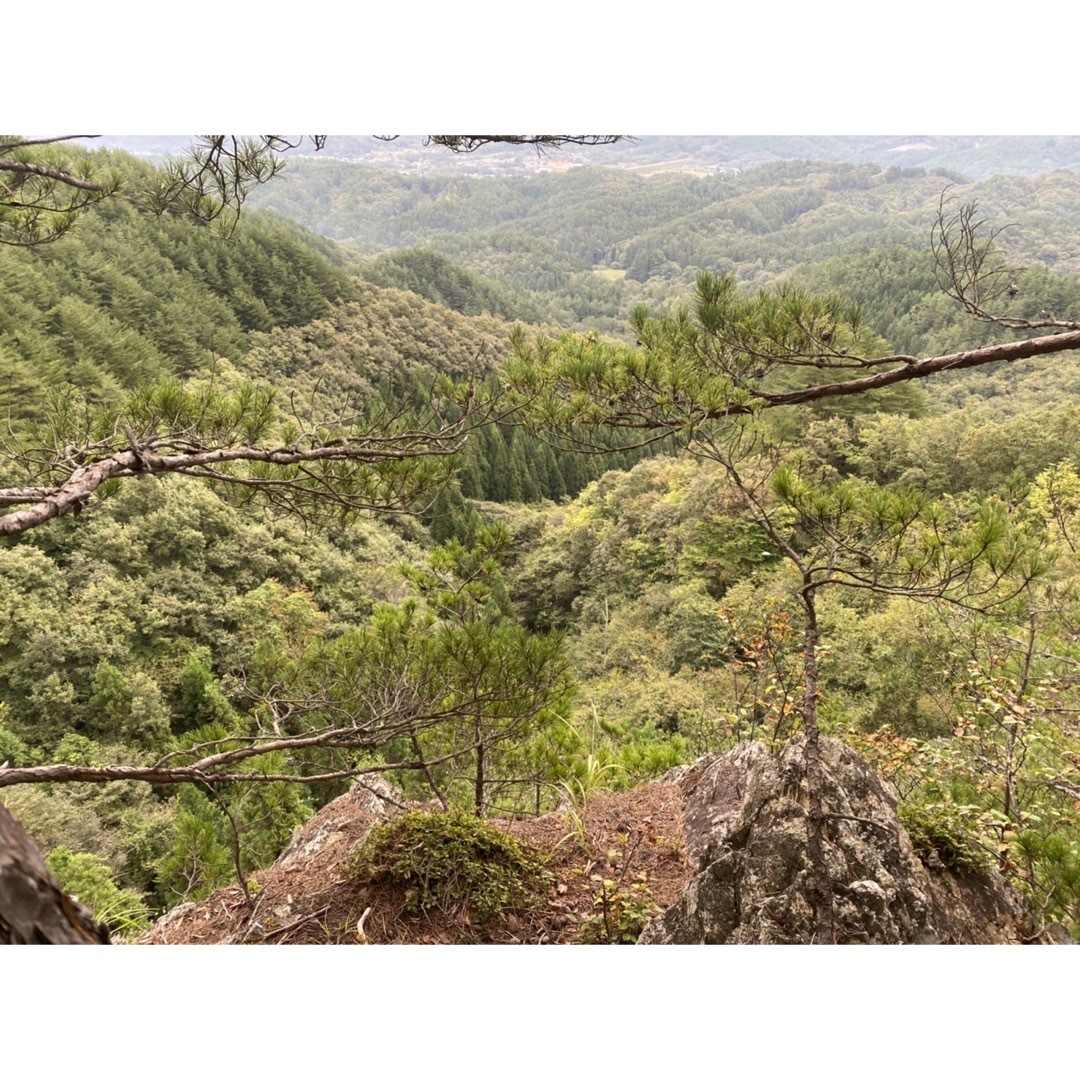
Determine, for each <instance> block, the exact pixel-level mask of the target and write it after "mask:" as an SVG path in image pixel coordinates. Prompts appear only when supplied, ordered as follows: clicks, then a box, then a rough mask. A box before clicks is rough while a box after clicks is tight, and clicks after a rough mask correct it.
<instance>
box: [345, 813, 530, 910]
mask: <svg viewBox="0 0 1080 1080" xmlns="http://www.w3.org/2000/svg"><path fill="white" fill-rule="evenodd" d="M349 876H350V878H351V880H352V881H353V882H354V883H355V884H357V885H392V886H396V887H398V888H400V889H401V890H402V892H403V893H404V895H405V897H406V910H408V911H411V912H412V913H414V914H421V913H424V912H426V911H428V910H430V909H433V908H437V909H440V910H443V911H459V910H462V909H464V910H466V911H468V913H469V915H470V916H471V917H472V918H474V919H475V920H476V921H477V922H480V923H484V922H487V921H489V920H490V919H492V918H494V917H495V916H502V915H504V914H505V913H506V912H507V911H509V910H511V909H514V908H517V909H522V908H528V907H532V906H535V905H536V903H537V902H538V901H539V898H540V893H541V890H542V889H543V887H544V885H545V883H546V880H547V875H546V873H545V871H544V863H543V860H542V859H541V858H540V856H538V855H537V854H535V853H534V852H532V851H529V850H528V849H526V848H525V847H524V846H522V845H521V844H519V843H518V842H517V841H516V840H515V839H514V838H513V837H511V836H508V835H507V834H506V833H504V832H502V831H501V830H499V829H497V828H495V827H494V826H493V825H490V824H488V823H487V822H485V821H482V820H481V819H479V818H477V817H473V816H472V815H469V814H466V813H463V812H461V811H450V812H448V813H435V814H432V813H425V812H423V811H411V812H409V813H407V814H402V815H401V817H398V818H395V819H394V820H393V821H391V822H389V823H388V824H386V825H378V826H376V827H375V828H373V829H372V830H371V832H370V833H368V835H367V836H366V837H365V839H364V840H362V841H361V842H360V843H359V844H358V845H357V847H356V848H355V849H354V851H353V854H352V857H351V860H350V869H349Z"/></svg>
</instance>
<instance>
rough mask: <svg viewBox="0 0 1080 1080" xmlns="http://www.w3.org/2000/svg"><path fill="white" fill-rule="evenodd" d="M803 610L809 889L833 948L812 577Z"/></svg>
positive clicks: (821, 935)
mask: <svg viewBox="0 0 1080 1080" xmlns="http://www.w3.org/2000/svg"><path fill="white" fill-rule="evenodd" d="M803 580H804V582H805V585H804V588H803V591H802V601H803V607H804V608H805V611H806V624H805V625H806V629H805V632H804V635H803V703H802V721H803V732H804V734H805V739H806V743H805V749H804V752H803V760H804V762H805V764H806V792H807V804H808V806H807V815H806V848H807V853H808V854H809V856H810V880H809V889H808V892H809V894H810V899H811V903H812V904H813V906H814V921H815V924H816V932H815V935H814V944H816V945H832V944H833V943H834V942H835V940H836V935H835V930H834V926H833V890H832V879H831V877H830V876H829V867H828V863H827V862H826V861H825V810H824V807H823V805H822V798H821V796H822V788H823V786H824V783H823V774H822V771H821V745H820V730H819V728H818V716H817V698H818V671H817V642H818V622H817V607H816V602H815V595H814V593H815V587H814V584H813V581H812V580H811V579H810V577H809V575H805V576H804V578H803Z"/></svg>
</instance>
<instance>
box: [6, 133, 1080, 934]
mask: <svg viewBox="0 0 1080 1080" xmlns="http://www.w3.org/2000/svg"><path fill="white" fill-rule="evenodd" d="M537 139H540V140H548V141H547V142H539V143H537V142H536V141H535V140H537ZM511 140H513V141H511ZM523 140H531V141H528V142H525V144H524V145H521V144H520V143H521V142H522V141H523ZM819 738H820V740H821V741H822V744H823V743H824V741H825V740H839V741H840V742H842V743H844V744H846V745H847V746H848V747H850V748H851V749H852V750H854V751H855V752H856V753H857V754H858V755H860V756H861V758H862V759H863V760H865V761H866V762H867V763H869V765H870V766H872V768H873V769H874V770H876V772H877V773H878V775H879V776H880V777H881V778H882V779H883V781H885V782H886V783H887V784H888V785H889V789H890V791H892V792H893V793H894V795H895V798H896V802H897V813H898V815H899V819H900V821H901V822H903V824H904V826H905V828H906V829H907V831H908V833H909V834H910V836H911V839H912V842H913V843H914V844H915V847H916V850H921V851H931V850H932V851H933V852H934V857H935V858H939V859H943V860H945V861H946V862H947V863H948V862H950V861H951V863H952V864H953V865H955V866H956V867H959V868H961V869H963V868H969V869H972V868H973V869H976V870H978V872H980V873H985V874H991V875H997V876H999V877H1000V878H1001V879H1003V880H1004V881H1005V882H1007V883H1008V885H1009V886H1010V887H1012V888H1013V889H1015V890H1017V892H1018V894H1019V895H1021V896H1022V897H1023V899H1024V903H1025V904H1027V905H1028V907H1029V908H1030V911H1031V913H1032V917H1033V919H1034V921H1035V924H1037V925H1038V926H1046V925H1051V924H1055V925H1057V926H1059V927H1061V928H1063V931H1064V933H1065V934H1066V935H1071V936H1072V937H1075V938H1077V939H1080V139H1067V138H1030V139H1018V138H1008V139H1007V138H1000V139H988V138H984V139H981V140H976V139H963V138H959V137H957V138H953V139H925V140H921V141H917V140H907V142H905V141H904V139H901V138H897V139H892V140H890V139H886V138H877V139H872V138H863V139H854V138H853V139H837V138H833V139H817V140H815V139H809V138H800V139H774V140H766V139H764V138H761V139H750V138H743V139H734V138H730V139H721V138H709V139H706V138H701V139H690V138H679V139H676V138H668V139H647V138H642V139H637V140H626V139H620V140H618V141H612V140H611V139H609V138H608V137H591V136H589V137H586V136H574V137H557V136H551V137H548V136H543V137H507V136H501V137H492V139H491V140H490V141H489V140H488V137H477V136H430V137H428V138H427V139H426V140H425V139H422V138H414V139H407V138H403V139H399V140H391V141H385V140H380V139H376V138H371V137H366V136H365V137H356V138H355V139H349V138H335V137H333V136H329V137H323V136H317V137H304V138H300V137H296V138H292V137H289V138H286V137H278V136H268V137H258V138H255V139H240V138H239V137H236V138H235V139H234V138H233V137H219V136H211V137H202V138H201V139H196V140H186V141H182V142H181V144H180V145H179V146H173V145H171V144H168V143H167V142H166V141H161V142H160V143H159V142H155V141H154V140H145V139H144V140H131V141H130V142H128V143H127V144H124V145H120V143H119V142H116V143H110V142H109V141H108V140H105V141H101V140H97V141H81V142H56V141H52V140H38V139H33V138H31V137H19V136H0V806H3V807H6V808H7V810H8V811H9V812H10V814H11V815H12V816H13V817H14V818H15V819H17V820H18V821H19V822H20V823H21V824H22V826H23V827H24V828H25V829H26V831H27V833H28V834H29V835H30V836H31V837H32V838H33V840H34V842H35V843H36V845H37V846H38V847H39V848H40V850H41V852H42V853H43V855H44V857H45V860H46V863H47V865H48V867H49V869H50V870H51V872H52V874H53V875H55V878H56V880H57V881H58V882H59V883H60V885H61V886H62V888H63V889H65V890H67V891H68V892H69V893H71V894H73V895H75V896H77V897H78V899H79V901H80V902H81V903H82V904H84V905H85V906H86V907H87V908H88V909H89V910H90V911H91V912H92V913H93V915H94V918H95V919H97V920H98V921H100V922H101V923H103V924H104V925H106V926H107V927H108V929H109V931H110V933H111V934H112V935H113V937H114V939H119V940H134V939H135V938H137V937H138V936H139V935H140V934H143V933H144V932H146V931H147V930H148V929H149V928H150V927H151V925H152V924H153V923H154V921H155V920H157V919H158V918H160V917H161V916H162V915H164V914H165V913H167V912H169V911H170V910H172V909H174V908H176V907H177V906H178V905H181V904H184V903H186V902H188V901H199V900H202V899H205V898H206V897H208V896H210V895H211V894H212V893H214V892H215V891H216V890H219V889H222V888H225V887H229V886H236V887H242V888H243V889H245V891H246V890H248V889H249V888H252V887H253V886H252V882H253V881H254V876H255V875H256V874H258V873H259V872H260V871H261V870H263V869H264V868H266V867H268V866H270V865H271V864H272V863H273V862H274V860H275V859H276V858H277V857H278V856H279V855H280V854H281V852H282V851H283V850H284V849H285V847H286V845H287V844H288V843H289V841H290V838H291V837H292V835H293V833H294V831H295V830H296V829H297V828H298V827H299V826H301V825H303V824H304V823H305V822H307V821H308V820H309V819H310V818H311V817H312V816H313V815H314V814H316V813H317V812H318V811H319V810H320V809H321V808H322V807H324V806H326V805H327V804H328V803H330V802H331V801H332V800H334V799H335V798H337V797H339V796H341V795H342V794H343V793H345V792H346V791H348V790H349V789H350V786H351V785H353V784H354V783H355V782H357V781H361V782H362V781H365V780H370V779H372V778H376V777H378V778H382V779H383V780H385V781H387V782H389V784H391V785H392V786H393V788H394V790H396V791H397V792H398V793H399V796H400V798H401V799H402V800H403V801H407V802H408V803H409V804H410V805H413V804H415V805H419V804H425V805H429V806H430V807H432V808H433V809H434V810H436V811H439V812H441V813H444V814H450V815H452V820H453V821H454V822H456V825H455V828H458V829H460V830H466V828H469V829H472V828H474V827H475V823H476V822H477V821H478V820H479V821H480V822H481V823H482V822H487V821H496V820H503V819H523V818H527V817H535V816H540V815H544V814H549V813H559V814H562V815H563V817H564V820H565V821H566V822H567V825H566V829H567V835H568V836H571V834H572V832H573V826H574V821H575V820H580V819H575V809H578V810H580V808H581V806H582V805H583V804H584V803H585V802H586V801H587V800H588V799H589V798H591V797H593V796H594V795H596V794H597V793H604V792H629V791H631V790H633V789H636V788H638V787H639V786H641V785H643V784H646V783H647V782H649V781H652V780H655V779H657V778H659V777H661V776H663V775H664V774H666V773H668V772H669V771H670V770H672V769H673V768H675V767H676V766H680V765H689V764H691V763H692V762H694V761H696V760H698V759H699V758H701V757H702V755H706V754H722V753H725V752H727V751H730V750H732V749H733V748H734V747H736V746H738V745H739V744H740V743H743V742H744V741H745V740H757V741H759V742H761V743H763V744H764V746H765V747H766V748H767V749H768V751H769V752H770V753H773V754H779V753H780V751H781V750H782V749H783V748H784V747H785V746H788V745H789V744H790V743H791V741H792V740H793V739H798V740H802V742H801V744H800V745H802V746H804V747H805V755H806V778H807V785H808V791H809V795H808V802H807V811H806V815H807V816H806V820H807V825H806V833H807V844H808V850H809V852H810V859H811V865H812V867H813V866H819V865H823V863H822V861H821V858H820V857H819V855H818V854H815V852H817V851H819V849H820V848H821V845H822V844H823V843H825V842H827V840H828V833H827V822H826V820H825V819H826V818H827V817H828V814H826V813H825V812H824V811H822V809H821V806H820V802H819V801H815V799H816V796H815V783H818V784H819V783H820V780H819V779H818V780H815V776H817V777H820V773H819V771H816V770H819V765H818V764H817V761H818V758H817V754H818V747H819ZM817 795H818V796H820V790H818V793H817ZM403 820H404V819H403ZM371 857H374V856H371ZM491 873H492V875H494V874H495V871H494V870H492V871H491ZM598 880H599V879H598ZM619 880H620V882H622V879H621V878H620V879H619ZM629 880H630V879H629V878H627V882H626V884H624V885H623V886H622V887H623V889H624V892H625V890H626V889H627V888H628V887H629V884H628V883H629ZM639 885H640V886H641V887H640V888H639V889H637V891H636V892H634V893H633V894H632V896H633V898H635V899H636V900H638V901H640V902H641V904H642V905H643V906H642V910H645V906H646V905H645V900H646V899H648V898H647V895H646V894H647V883H646V882H644V881H642V882H639ZM484 887H485V889H487V890H488V891H487V892H485V893H484V894H483V895H484V896H491V897H493V898H494V899H492V900H490V901H489V902H488V907H489V908H490V911H488V912H487V914H488V915H492V914H494V917H498V914H497V913H498V912H499V911H500V910H501V909H503V908H505V907H506V906H507V902H506V901H505V897H506V896H511V895H512V896H517V893H516V892H515V891H514V890H515V889H517V887H518V885H517V883H514V882H509V883H507V884H505V886H504V885H503V884H502V883H501V879H497V878H496V877H494V876H493V877H491V878H490V880H487V881H485V885H484ZM606 887H607V886H606V885H605V886H604V888H606ZM503 888H505V889H506V890H507V891H506V892H505V894H504V893H503V892H500V891H499V890H500V889H503ZM808 889H809V892H808V895H809V896H810V902H811V903H812V906H813V908H814V912H815V917H816V919H817V923H816V925H817V927H818V929H819V931H820V932H821V934H822V935H823V936H825V937H828V935H829V933H831V922H830V917H831V916H830V910H831V908H830V905H831V903H832V901H831V900H830V899H829V897H828V896H827V895H826V893H827V888H826V883H823V882H822V881H818V880H817V879H815V878H814V876H813V872H811V877H810V880H809V885H808ZM630 895H631V894H629V893H626V896H627V897H630ZM605 896H606V893H605ZM249 899H250V897H249ZM483 910H484V909H482V911H483ZM603 914H604V917H605V919H606V918H607V914H608V908H607V906H606V902H605V906H604V908H603ZM485 917H487V916H485ZM634 925H635V927H636V926H637V924H636V923H635V924H634ZM638 929H640V928H639V927H638ZM609 930H610V927H609ZM634 932H635V933H636V932H637V930H635V931H634ZM628 933H629V932H628ZM631 939H632V938H631Z"/></svg>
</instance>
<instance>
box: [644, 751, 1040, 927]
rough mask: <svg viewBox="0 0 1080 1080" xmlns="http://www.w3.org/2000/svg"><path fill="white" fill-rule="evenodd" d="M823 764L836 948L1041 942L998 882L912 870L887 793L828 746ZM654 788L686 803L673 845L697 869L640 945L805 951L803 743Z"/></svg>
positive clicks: (723, 761)
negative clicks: (673, 788) (680, 837)
mask: <svg viewBox="0 0 1080 1080" xmlns="http://www.w3.org/2000/svg"><path fill="white" fill-rule="evenodd" d="M821 758H822V766H823V770H824V790H823V793H822V794H823V804H824V809H825V810H826V812H827V815H828V818H827V830H826V831H827V841H826V845H825V858H826V863H827V865H828V870H829V876H830V879H831V881H832V889H833V894H834V918H835V927H836V940H837V942H841V943H847V942H850V943H856V942H861V943H870V944H900V943H950V942H956V943H973V944H974V943H986V944H990V943H1016V942H1023V941H1032V940H1043V941H1045V940H1049V938H1048V936H1046V935H1045V934H1042V935H1037V934H1036V933H1035V931H1034V927H1033V924H1032V922H1031V920H1030V918H1029V917H1028V915H1027V914H1026V912H1025V909H1024V906H1023V904H1022V902H1021V899H1020V897H1019V896H1018V895H1017V894H1016V893H1015V892H1014V891H1013V890H1011V889H1009V888H1008V887H1007V886H1006V884H1005V882H1004V881H1003V880H1002V879H1001V878H1000V877H999V876H997V875H996V874H987V875H979V876H968V877H957V876H955V875H953V874H952V873H950V872H949V871H948V870H946V869H945V868H943V867H942V868H938V869H935V870H930V869H928V868H927V867H926V866H924V865H923V863H922V862H921V861H920V860H919V857H918V855H917V854H916V853H915V850H914V848H913V847H912V844H911V841H910V839H909V838H908V835H907V833H906V832H905V830H904V828H903V826H902V825H901V823H900V821H899V820H898V818H897V816H896V799H895V797H894V796H893V794H892V792H891V791H890V790H889V788H888V787H887V785H886V784H885V783H884V781H882V779H881V778H880V777H879V776H878V774H877V773H876V772H875V771H874V770H873V769H872V768H871V767H870V766H869V765H867V764H866V762H864V761H863V760H862V759H861V758H860V757H859V755H858V754H856V753H855V751H854V750H852V749H851V748H850V747H847V746H845V745H844V744H843V743H839V742H835V741H833V740H829V739H826V740H822V744H821ZM665 779H670V780H674V781H675V782H677V783H678V784H679V785H680V787H681V788H682V790H683V791H684V793H685V795H686V807H685V814H684V836H685V841H686V845H687V849H688V853H689V855H690V858H691V859H692V860H694V862H695V864H696V866H697V867H698V873H697V874H696V876H695V877H694V878H693V879H692V880H691V882H690V884H689V886H688V888H687V889H686V892H685V893H684V895H683V897H682V898H681V899H680V900H679V901H678V902H677V903H676V904H675V905H674V906H672V907H671V908H669V909H668V910H667V911H666V912H665V913H664V914H663V915H662V916H660V917H658V918H657V919H655V920H654V921H653V922H652V923H650V924H649V925H648V926H647V927H646V928H645V931H644V933H643V934H642V936H641V938H640V942H641V943H642V944H727V943H730V944H738V943H744V944H752V943H760V944H781V943H786V944H800V943H802V944H805V943H809V942H811V941H812V939H813V933H814V912H813V910H812V908H811V905H810V901H809V899H808V895H807V879H808V876H809V869H810V867H809V861H808V856H807V850H806V803H807V799H806V778H805V770H804V767H803V746H802V742H801V740H797V741H795V742H792V743H790V744H789V745H788V746H786V747H785V748H784V749H783V750H782V751H781V752H780V753H779V754H778V755H775V756H774V755H772V754H770V753H769V751H768V750H767V749H766V748H765V747H764V746H763V745H762V744H761V743H755V742H748V743H742V744H741V745H739V746H737V747H736V748H735V749H734V750H732V751H730V752H729V753H727V754H724V755H722V756H718V757H717V756H713V757H708V758H703V759H701V760H699V761H698V762H696V763H695V764H693V765H691V766H685V767H683V768H681V769H678V770H675V771H674V772H673V773H671V774H669V775H668V777H666V778H665Z"/></svg>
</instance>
